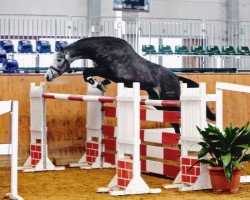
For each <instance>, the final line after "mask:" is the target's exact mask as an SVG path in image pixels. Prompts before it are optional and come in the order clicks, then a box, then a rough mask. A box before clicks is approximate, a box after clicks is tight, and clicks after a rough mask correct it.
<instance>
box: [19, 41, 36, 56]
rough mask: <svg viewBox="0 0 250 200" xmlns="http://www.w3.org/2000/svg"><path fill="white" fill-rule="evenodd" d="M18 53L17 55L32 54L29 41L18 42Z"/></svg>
mask: <svg viewBox="0 0 250 200" xmlns="http://www.w3.org/2000/svg"><path fill="white" fill-rule="evenodd" d="M18 52H19V53H33V47H32V44H31V42H30V41H29V40H20V41H18Z"/></svg>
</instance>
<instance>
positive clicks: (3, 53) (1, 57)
mask: <svg viewBox="0 0 250 200" xmlns="http://www.w3.org/2000/svg"><path fill="white" fill-rule="evenodd" d="M4 59H7V56H6V50H5V49H0V63H2V62H3V60H4Z"/></svg>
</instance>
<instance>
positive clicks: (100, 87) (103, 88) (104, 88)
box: [96, 84, 106, 92]
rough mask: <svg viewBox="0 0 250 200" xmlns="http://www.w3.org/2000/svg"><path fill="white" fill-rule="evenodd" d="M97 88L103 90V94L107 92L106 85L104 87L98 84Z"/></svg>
mask: <svg viewBox="0 0 250 200" xmlns="http://www.w3.org/2000/svg"><path fill="white" fill-rule="evenodd" d="M96 88H97V89H99V90H101V91H102V92H106V87H105V85H103V84H98V85H97V86H96Z"/></svg>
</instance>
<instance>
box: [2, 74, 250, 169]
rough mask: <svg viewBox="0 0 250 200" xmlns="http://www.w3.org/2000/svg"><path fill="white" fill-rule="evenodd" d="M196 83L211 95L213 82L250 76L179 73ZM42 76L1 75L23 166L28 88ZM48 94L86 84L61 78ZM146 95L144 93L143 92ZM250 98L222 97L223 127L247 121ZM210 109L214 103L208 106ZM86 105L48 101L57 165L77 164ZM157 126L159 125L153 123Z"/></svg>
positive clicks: (111, 90) (111, 89)
mask: <svg viewBox="0 0 250 200" xmlns="http://www.w3.org/2000/svg"><path fill="white" fill-rule="evenodd" d="M181 75H182V76H185V77H187V78H190V79H192V80H195V81H197V82H206V83H207V92H208V93H214V87H215V82H216V81H220V82H229V83H237V84H243V85H249V86H250V74H181ZM42 81H44V76H43V75H28V74H23V75H22V74H20V75H0V100H12V99H13V100H18V101H19V107H20V110H19V160H20V163H23V162H24V161H25V159H26V158H27V157H28V154H29V142H30V134H29V127H30V120H29V117H30V107H29V103H30V102H29V86H30V83H31V82H35V83H36V84H39V83H40V82H42ZM46 84H47V91H48V92H58V93H71V94H86V90H85V88H86V84H85V82H84V81H83V78H82V75H80V74H77V75H76V74H69V75H64V76H62V77H59V78H58V79H56V81H55V82H52V83H46ZM115 94H116V85H115V84H111V85H109V86H108V88H107V93H106V95H107V96H114V95H115ZM143 94H144V95H145V93H143ZM249 97H250V95H245V94H241V93H230V92H226V93H225V95H224V109H225V112H224V117H225V118H224V124H229V123H233V124H235V125H242V124H243V123H244V122H246V121H247V120H250V101H249ZM210 106H211V108H212V109H214V108H215V106H214V104H211V105H210ZM85 124H86V104H85V103H83V102H67V101H61V100H49V101H47V127H48V149H49V157H50V158H51V160H52V161H54V162H55V163H56V164H57V165H65V164H68V163H69V162H73V161H77V160H78V159H79V158H80V156H81V155H82V153H83V145H84V141H85V139H86V138H85V134H86V131H85ZM8 126H9V123H8V116H3V117H1V118H0V142H1V143H3V142H2V141H4V142H6V141H7V140H8V136H7V135H8ZM155 126H157V127H159V126H160V125H159V123H158V124H155Z"/></svg>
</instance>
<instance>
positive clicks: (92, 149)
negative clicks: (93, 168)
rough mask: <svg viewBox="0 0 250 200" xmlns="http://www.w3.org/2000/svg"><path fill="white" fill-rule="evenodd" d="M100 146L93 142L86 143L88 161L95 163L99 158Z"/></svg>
mask: <svg viewBox="0 0 250 200" xmlns="http://www.w3.org/2000/svg"><path fill="white" fill-rule="evenodd" d="M98 149H99V144H98V143H97V142H93V141H87V142H86V161H87V162H88V163H94V162H95V160H96V158H97V156H98Z"/></svg>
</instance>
